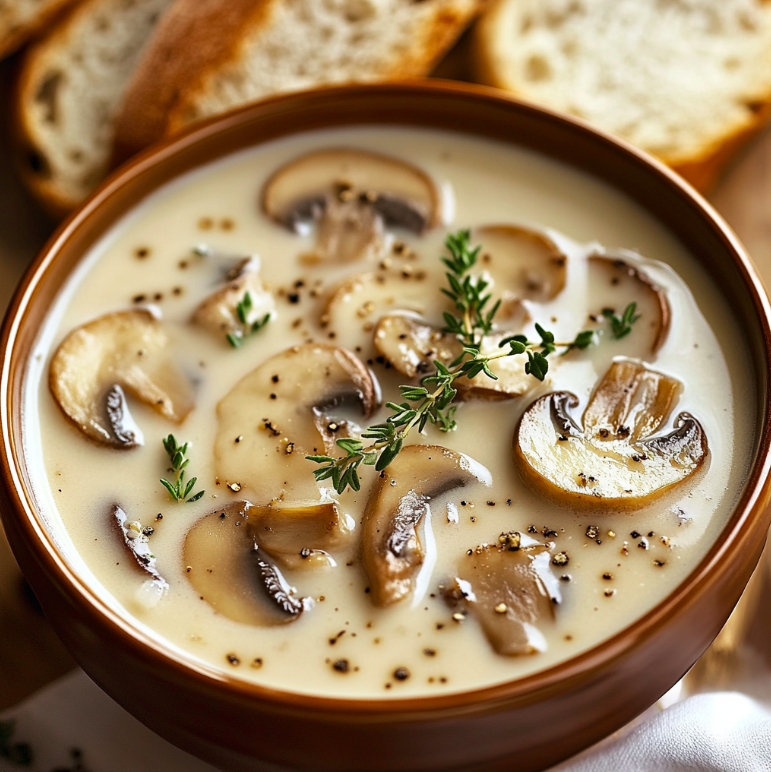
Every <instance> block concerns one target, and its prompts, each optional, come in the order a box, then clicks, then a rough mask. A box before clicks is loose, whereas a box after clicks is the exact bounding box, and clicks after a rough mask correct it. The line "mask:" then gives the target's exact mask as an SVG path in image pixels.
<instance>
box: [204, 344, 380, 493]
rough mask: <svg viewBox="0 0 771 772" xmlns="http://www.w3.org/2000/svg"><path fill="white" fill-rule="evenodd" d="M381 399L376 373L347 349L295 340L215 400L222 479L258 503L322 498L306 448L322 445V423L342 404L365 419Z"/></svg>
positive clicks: (218, 468)
mask: <svg viewBox="0 0 771 772" xmlns="http://www.w3.org/2000/svg"><path fill="white" fill-rule="evenodd" d="M378 404H379V389H378V385H377V383H376V381H375V380H374V377H373V375H372V373H370V371H369V370H367V368H366V367H365V366H364V365H363V364H362V363H361V361H360V360H359V359H358V358H357V357H356V356H355V355H354V354H352V353H351V352H350V351H347V350H346V349H343V348H338V347H336V346H330V345H326V344H320V343H309V344H304V345H301V346H292V347H291V348H288V349H285V350H284V351H281V352H279V353H278V354H276V355H275V356H272V357H270V359H268V360H266V361H265V362H263V363H262V364H261V365H260V366H259V367H257V368H255V369H254V370H252V372H250V373H249V374H248V375H246V376H245V377H244V378H242V379H241V380H240V381H239V382H238V383H237V384H236V385H235V386H234V387H233V388H232V389H231V390H230V392H228V394H227V395H225V397H223V398H222V400H220V403H219V405H218V406H217V418H218V423H217V436H216V440H215V446H214V461H215V470H216V474H217V476H218V478H219V479H220V480H221V481H222V482H224V483H226V484H229V485H232V486H236V484H237V485H238V486H240V487H239V488H236V489H243V490H244V493H245V494H247V493H248V495H249V496H250V497H251V498H252V499H253V500H254V501H255V502H256V503H258V504H261V505H262V504H268V503H270V502H271V501H273V500H274V499H283V500H284V501H286V502H291V501H318V500H319V496H320V491H319V488H318V486H317V485H316V483H315V481H314V479H313V475H312V474H311V473H310V469H309V464H308V462H307V461H306V460H305V455H308V454H314V453H316V454H318V453H321V452H323V451H324V448H325V442H324V437H323V436H322V434H321V432H320V431H319V428H320V427H323V426H324V425H325V424H328V423H329V422H330V421H331V419H328V418H327V417H326V416H327V415H328V414H329V413H330V412H331V411H333V410H335V409H337V408H339V407H340V406H342V405H353V406H356V407H358V409H359V411H360V412H361V414H362V416H363V417H364V418H368V417H369V416H371V415H372V413H373V412H374V411H375V409H376V408H377V406H378Z"/></svg>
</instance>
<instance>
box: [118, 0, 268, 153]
mask: <svg viewBox="0 0 771 772" xmlns="http://www.w3.org/2000/svg"><path fill="white" fill-rule="evenodd" d="M277 2H280V0H228V1H227V2H225V3H223V2H222V0H177V2H175V3H174V5H173V6H172V7H171V8H170V9H169V10H168V12H167V13H166V15H165V16H164V18H163V19H162V20H161V21H160V23H159V24H158V27H157V28H156V30H155V33H154V35H153V38H152V40H151V41H150V44H149V46H148V48H147V50H146V51H145V54H144V56H143V57H142V59H141V60H140V62H139V64H138V65H137V68H136V70H135V71H134V76H133V78H132V80H131V83H130V84H129V86H128V88H127V90H126V94H125V96H124V98H123V106H122V108H121V109H120V110H119V111H118V118H117V121H116V124H115V144H114V146H113V164H112V165H113V166H116V165H118V164H119V163H122V162H123V161H124V160H126V159H127V158H129V157H130V156H132V155H133V154H134V153H136V152H137V151H138V150H141V149H142V148H144V147H147V146H148V145H151V144H152V143H153V142H155V141H157V140H159V139H161V138H162V137H163V136H165V135H166V134H167V133H169V132H168V128H167V127H168V123H169V120H170V115H172V114H173V113H174V112H175V111H176V110H177V109H178V107H177V106H178V104H179V102H180V99H181V98H182V92H183V91H185V90H187V89H193V90H195V89H198V88H200V84H201V81H202V79H203V78H204V74H205V73H207V72H209V71H212V70H216V69H218V68H219V67H221V66H222V65H223V64H225V63H226V62H228V61H230V60H231V59H232V58H233V57H234V56H235V55H236V51H234V46H235V43H236V40H237V39H238V36H239V33H240V31H241V30H242V29H243V28H244V27H245V26H246V25H249V26H251V25H257V24H260V23H266V22H267V21H268V20H269V18H270V14H271V11H272V9H273V7H274V6H275V5H276V3H277Z"/></svg>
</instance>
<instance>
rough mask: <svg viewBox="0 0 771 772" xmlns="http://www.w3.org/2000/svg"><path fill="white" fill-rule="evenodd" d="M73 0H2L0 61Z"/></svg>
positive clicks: (0, 4) (0, 12) (0, 2)
mask: <svg viewBox="0 0 771 772" xmlns="http://www.w3.org/2000/svg"><path fill="white" fill-rule="evenodd" d="M73 2H74V0H3V1H0V59H2V58H3V57H4V56H8V55H9V54H12V53H13V52H14V51H15V50H16V49H17V48H19V47H20V46H21V45H22V44H23V43H25V42H26V41H27V39H28V38H30V37H32V35H34V34H35V33H36V32H38V31H39V30H40V29H42V28H43V27H44V26H45V25H46V24H47V23H48V22H49V21H51V19H53V18H54V17H55V16H56V14H57V13H59V11H61V10H62V9H63V8H64V7H65V6H67V5H71V4H72V3H73Z"/></svg>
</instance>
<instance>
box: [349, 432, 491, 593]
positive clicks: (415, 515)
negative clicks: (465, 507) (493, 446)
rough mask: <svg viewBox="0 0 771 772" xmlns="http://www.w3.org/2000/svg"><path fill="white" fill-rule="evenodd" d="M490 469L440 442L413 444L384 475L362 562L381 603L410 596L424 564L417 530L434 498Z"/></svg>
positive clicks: (485, 479) (484, 479)
mask: <svg viewBox="0 0 771 772" xmlns="http://www.w3.org/2000/svg"><path fill="white" fill-rule="evenodd" d="M474 482H481V483H483V484H485V485H489V484H490V482H491V478H490V473H489V472H488V471H487V469H485V468H484V467H483V466H481V464H478V463H477V462H476V461H474V460H473V459H471V458H469V457H468V456H465V455H463V454H462V453H457V452H455V451H454V450H449V449H447V448H443V447H441V446H438V445H409V446H408V447H406V448H404V449H402V451H401V452H400V453H399V455H398V456H397V457H396V458H395V459H394V460H393V461H392V462H391V463H390V464H389V466H388V467H387V468H386V469H385V470H384V471H383V472H381V474H380V477H379V478H378V480H377V483H376V485H375V487H374V488H373V489H372V492H371V494H370V497H369V500H368V501H367V507H366V509H365V511H364V519H363V522H362V548H361V556H362V565H363V567H364V570H365V572H366V574H367V577H368V578H369V583H370V598H371V599H372V602H373V603H374V604H375V605H376V606H390V605H392V604H393V603H396V602H398V601H400V600H402V599H403V598H405V597H407V596H408V595H409V594H410V593H411V592H412V588H413V585H414V581H415V577H416V576H417V573H418V571H419V570H420V566H421V565H422V564H423V557H424V556H423V548H422V546H421V544H420V539H419V536H418V532H417V527H418V524H419V523H420V521H421V520H422V519H423V517H425V515H426V514H427V513H428V512H429V511H430V510H429V506H430V502H431V500H432V499H433V498H435V497H437V496H440V495H442V494H443V493H446V492H447V491H449V490H452V489H454V488H461V487H464V486H466V485H469V484H471V483H474Z"/></svg>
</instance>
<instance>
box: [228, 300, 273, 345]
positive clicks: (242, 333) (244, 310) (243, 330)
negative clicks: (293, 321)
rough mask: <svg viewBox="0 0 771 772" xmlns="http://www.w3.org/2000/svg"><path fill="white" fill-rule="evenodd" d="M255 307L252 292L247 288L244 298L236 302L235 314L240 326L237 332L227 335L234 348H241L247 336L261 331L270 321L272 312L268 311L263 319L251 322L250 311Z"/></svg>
mask: <svg viewBox="0 0 771 772" xmlns="http://www.w3.org/2000/svg"><path fill="white" fill-rule="evenodd" d="M253 308H254V301H253V300H252V294H251V293H250V292H249V291H248V290H247V291H246V292H245V293H244V296H243V298H241V300H239V301H238V303H236V313H235V315H236V320H237V321H238V323H239V325H240V326H239V328H238V329H237V330H236V331H235V332H229V333H228V334H227V335H226V336H225V337H226V338H227V341H228V343H229V344H230V345H231V346H232V347H233V348H240V347H241V346H242V345H243V342H244V340H246V338H248V337H249V336H250V335H254V333H255V332H259V331H260V330H261V329H262V328H263V327H264V326H265V325H266V324H267V323H268V322H269V321H270V314H269V313H267V314H265V316H263V317H262V319H258V320H257V321H255V322H251V323H250V322H249V312H250V311H251V310H252V309H253Z"/></svg>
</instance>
